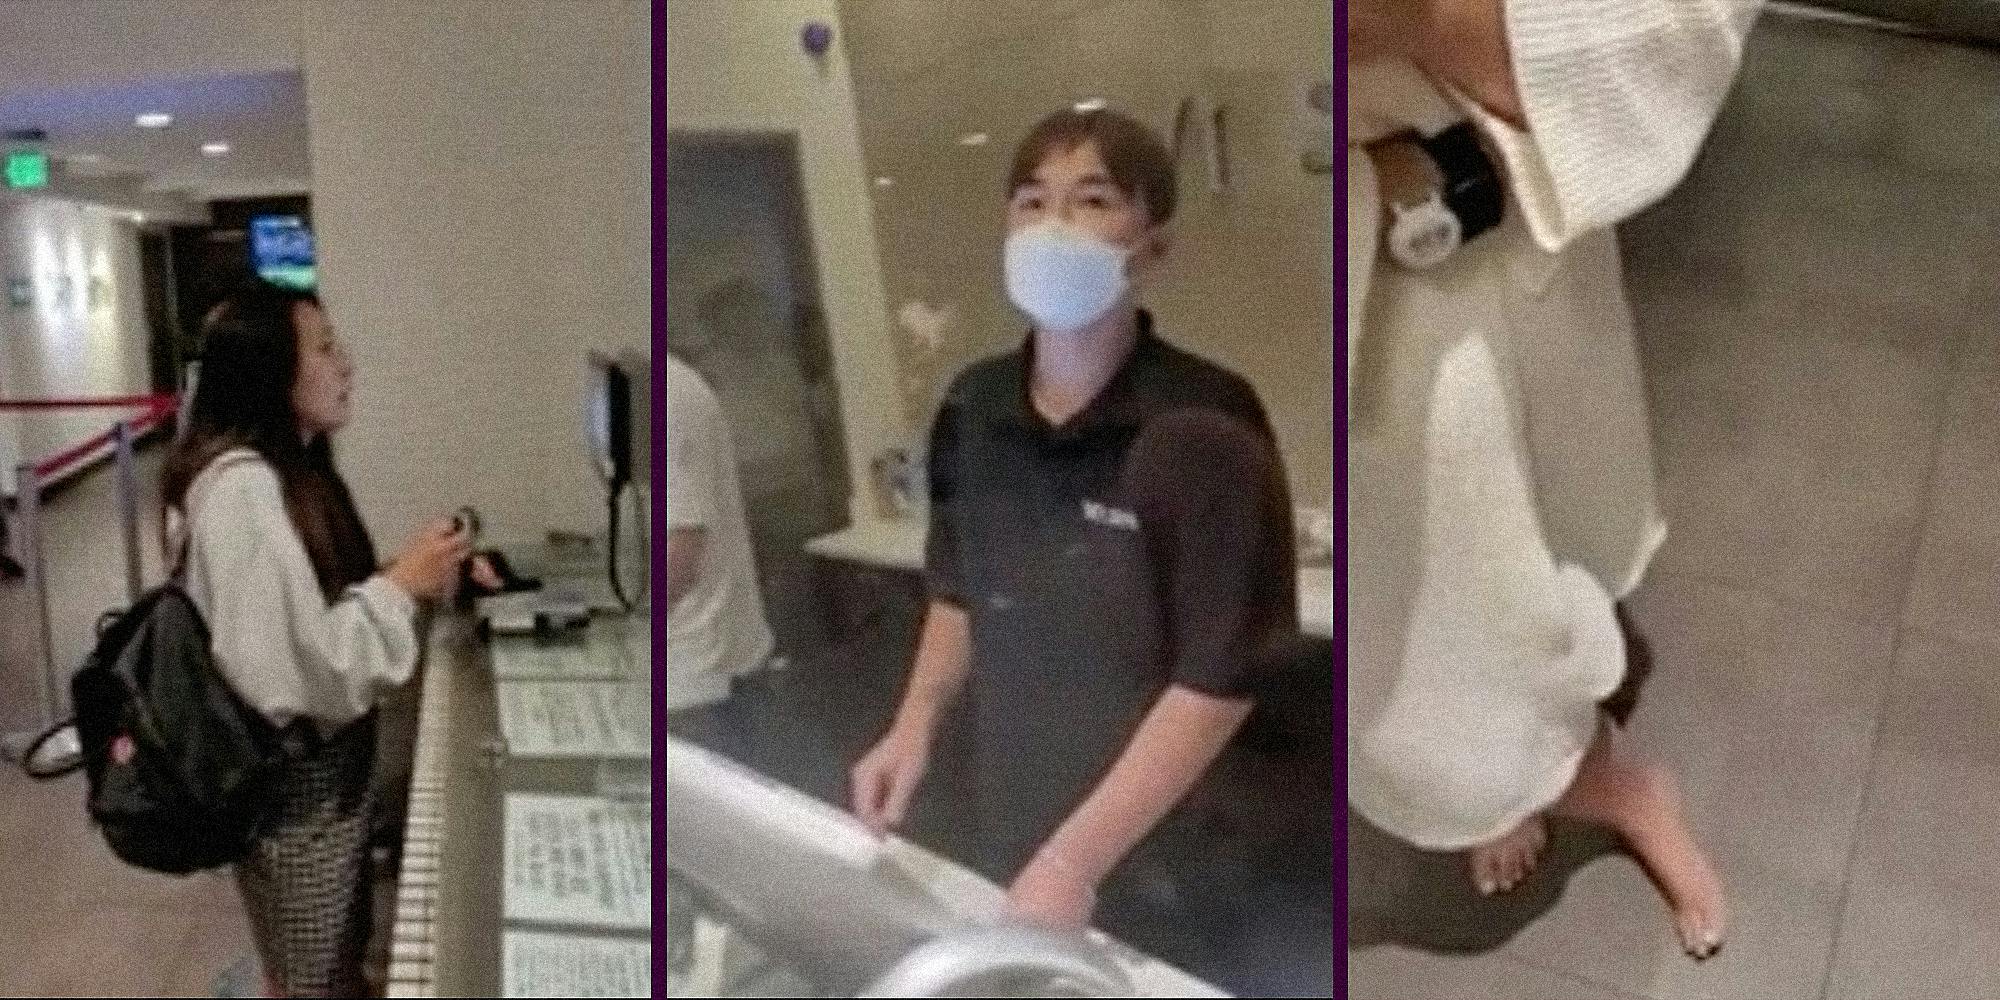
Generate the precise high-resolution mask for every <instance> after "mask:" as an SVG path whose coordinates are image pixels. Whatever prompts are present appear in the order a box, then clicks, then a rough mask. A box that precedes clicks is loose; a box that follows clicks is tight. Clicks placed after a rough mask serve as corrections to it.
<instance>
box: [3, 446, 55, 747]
mask: <svg viewBox="0 0 2000 1000" xmlns="http://www.w3.org/2000/svg"><path fill="white" fill-rule="evenodd" d="M15 490H16V492H17V494H18V497H19V501H20V508H21V557H22V561H24V562H26V563H27V569H28V583H29V585H30V586H31V587H33V588H34V591H35V607H36V610H37V611H38V612H39V622H38V624H39V625H40V628H41V639H42V725H43V727H44V728H46V727H48V726H53V725H55V724H56V721H57V720H58V719H61V718H63V717H64V715H65V714H66V712H65V709H64V704H65V699H64V694H65V692H63V691H61V690H59V689H60V688H61V685H60V684H59V683H57V680H56V641H55V631H54V627H53V626H52V625H51V624H50V622H49V564H48V559H47V558H46V555H45V553H44V551H43V547H42V477H41V474H40V473H38V472H36V471H35V467H34V466H33V465H32V464H23V465H22V466H21V467H20V470H19V475H18V476H17V477H16V478H15Z"/></svg>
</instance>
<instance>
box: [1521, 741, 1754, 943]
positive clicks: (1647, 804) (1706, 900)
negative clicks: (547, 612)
mask: <svg viewBox="0 0 2000 1000" xmlns="http://www.w3.org/2000/svg"><path fill="white" fill-rule="evenodd" d="M1620 742H1621V737H1620V733H1619V730H1617V729H1616V728H1614V727H1613V726H1611V725H1609V724H1607V725H1605V726H1604V727H1603V728H1601V729H1600V730H1599V731H1598V734H1597V739H1596V741H1595V742H1594V743H1593V744H1592V745H1591V748H1590V752H1589V753H1587V754H1586V755H1585V756H1584V759H1583V766H1582V767H1580V768H1578V770H1577V775H1576V780H1575V781H1574V782H1573V783H1571V785H1570V787H1569V791H1567V792H1564V793H1563V796H1562V798H1560V799H1558V800H1556V803H1555V805H1554V806H1552V807H1551V808H1550V810H1549V811H1550V812H1551V813H1552V814H1554V815H1557V816H1564V817H1568V818H1571V819H1577V820H1582V821H1583V822H1586V823H1592V824H1595V825H1598V826H1604V827H1609V828H1610V829H1611V830H1613V831H1614V832H1616V833H1617V834H1618V835H1619V836H1620V837H1622V838H1623V839H1624V841H1625V843H1626V845H1627V846H1628V847H1629V848H1630V849H1631V851H1632V854H1633V855H1634V856H1635V857H1637V858H1638V860H1639V863H1640V864H1641V865H1644V866H1645V868H1646V871H1647V873H1648V874H1650V875H1651V876H1652V877H1653V881H1654V884H1655V885H1657V886H1658V887H1659V889H1660V895H1661V896H1662V897H1663V898H1664V899H1665V901H1666V904H1667V908H1668V909H1670V910H1672V911H1673V920H1674V931H1675V933H1677V934H1678V935H1679V936H1680V939H1681V946H1682V947H1683V948H1684V949H1685V950H1686V951H1687V953H1688V954H1690V955H1693V956H1694V957H1695V958H1697V959H1705V958H1708V957H1710V956H1712V955H1714V954H1715V953H1716V952H1718V951H1720V950H1721V949H1722V941H1723V936H1724V934H1725V932H1726V931H1727V929H1728V914H1727V909H1726V906H1725V904H1724V901H1723V898H1722V896H1723V893H1722V879H1721V877H1720V876H1718V875H1717V874H1716V871H1715V866H1714V865H1713V864H1711V863H1710V862H1709V859H1708V854H1707V853H1706V852H1705V851H1703V850H1702V848H1701V845H1700V844H1698V843H1696V842H1695V836H1694V830H1693V829H1692V828H1691V827H1689V826H1688V822H1687V816H1686V814H1685V812H1684V811H1683V809H1682V806H1681V796H1680V787H1679V783H1678V782H1677V781H1676V780H1675V779H1674V776H1673V774H1672V773H1671V772H1669V771H1668V770H1667V769H1666V767H1664V766H1663V765H1661V764H1659V763H1657V762H1655V761H1651V760H1647V759H1645V758H1643V757H1640V756H1638V755H1637V754H1634V753H1633V752H1631V751H1630V750H1627V749H1625V748H1624V747H1622V746H1620V745H1619V744H1620Z"/></svg>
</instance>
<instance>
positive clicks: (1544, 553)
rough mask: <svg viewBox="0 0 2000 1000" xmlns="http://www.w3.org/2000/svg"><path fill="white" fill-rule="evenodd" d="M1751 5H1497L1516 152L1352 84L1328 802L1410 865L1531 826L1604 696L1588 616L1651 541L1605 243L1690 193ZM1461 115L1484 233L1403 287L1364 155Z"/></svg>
mask: <svg viewBox="0 0 2000 1000" xmlns="http://www.w3.org/2000/svg"><path fill="white" fill-rule="evenodd" d="M1756 6H1757V5H1756V3H1755V2H1754V0H1506V17H1507V22H1508V23H1507V27H1508V37H1509V41H1510V45H1511V48H1512V52H1513V60H1514V70H1515V75H1516V79H1517V81H1518V84H1519V88H1520V92H1521V99H1522V102H1523V105H1524V108H1525V111H1526V118H1527V123H1528V130H1527V131H1526V132H1522V131H1519V130H1516V129H1514V128H1513V127H1512V126H1510V125H1508V124H1506V123H1505V122H1502V121H1500V120H1499V119H1497V118H1494V117H1493V116H1492V115H1490V114H1487V113H1486V112H1485V111H1484V110H1483V109H1481V108H1479V107H1477V106H1476V105H1474V104H1473V103H1472V102H1470V101H1467V100H1465V99H1463V98H1462V97H1460V96H1459V95H1457V94H1455V93H1452V92H1449V91H1448V90H1447V89H1444V88H1440V87H1437V86H1434V85H1433V84H1432V83H1431V82H1430V81H1428V80H1427V79H1426V78H1425V77H1423V76H1422V75H1421V74H1419V73H1418V72H1417V71H1416V70H1415V69H1414V68H1413V67H1411V66H1410V65H1408V64H1407V63H1402V62H1393V61H1384V62H1375V63H1370V64H1365V65H1362V66H1358V67H1354V68H1351V69H1350V71H1349V74H1348V85H1349V91H1348V115H1349V132H1348V168H1349V173H1348V176H1349V181H1348V198H1347V221H1348V272H1347V294H1348V314H1347V319H1348V371H1347V379H1348V389H1349V404H1348V418H1349V428H1348V452H1347V473H1348V487H1347V495H1348V539H1349V553H1348V605H1347V613H1348V633H1347V634H1348V649H1347V652H1348V671H1349V673H1348V699H1349V704H1348V744H1347V745H1348V750H1347V754H1348V756H1347V767H1348V783H1349V799H1350V801H1351V802H1352V804H1353V805H1354V807H1355V809H1356V810H1357V811H1358V812H1360V813H1361V815H1363V816H1364V817H1366V818H1367V819H1368V820H1369V821H1370V822H1372V823H1374V824H1376V825H1378V826H1380V827H1382V828H1383V829H1384V830H1387V831H1388V832H1390V833H1392V834H1395V835H1396V836H1398V837H1401V838H1403V839H1405V840H1408V841H1410V842H1411V843H1413V844H1416V845H1417V846H1419V847H1424V848H1428V849H1433V850H1447V849H1459V848H1464V847H1468V846H1472V845H1475V844H1479V843H1482V842H1485V841H1489V840H1492V839H1493V838H1495V837H1498V836H1500V835H1502V834H1504V833H1506V832H1507V831H1508V830H1510V829H1512V828H1513V827H1514V826H1515V825H1517V824H1519V823H1520V822H1521V821H1522V820H1524V819H1525V818H1527V817H1528V816H1530V815H1531V814H1533V813H1535V812H1537V811H1539V810H1541V809H1544V808H1546V807H1548V806H1549V805H1550V804H1552V803H1553V802H1554V801H1555V800H1556V799H1557V798H1558V797H1559V796H1561V794H1562V793H1563V791H1564V790H1565V789H1566V788H1567V787H1568V786H1569V785H1570V783H1571V782H1572V781H1573V780H1574V779H1575V777H1576V770H1577V766H1578V765H1579V763H1581V761H1582V759H1583V755H1584V752H1585V750H1586V749H1588V747H1589V745H1590V743H1591V740H1592V738H1593V736H1594V734H1595V732H1596V728H1597V719H1598V709H1597V702H1598V701H1599V700H1601V699H1603V698H1604V697H1605V696H1607V695H1609V694H1610V693H1611V692H1612V691H1613V690H1614V689H1615V688H1616V687H1617V686H1618V683H1619V681H1620V680H1621V679H1622V678H1623V676H1624V671H1625V656H1624V647H1623V643H1622V640H1621V637H1620V634H1619V631H1618V627H1617V624H1616V622H1615V619H1614V618H1613V614H1612V604H1613V602H1614V601H1616V600H1617V599H1619V598H1622V597H1623V596H1624V595H1625V594H1627V593H1628V592H1630V591H1631V590H1632V589H1633V588H1635V587H1636V586H1638V584H1639V581H1640V579H1641V578H1642V577H1643V576H1644V574H1645V571H1646V566H1647V563H1648V562H1649V561H1650V560H1651V558H1652V556H1653V553H1654V552H1655V550H1657V549H1658V547H1659V545H1660V543H1661V542H1662V541H1663V540H1664V539H1665V536H1666V525H1665V523H1664V522H1663V521H1662V520H1661V518H1660V515H1659V512H1658V509H1657V507H1656V505H1655V500H1654V485H1653V469H1652V453H1651V447H1650V439H1649V433H1648V426H1647V421H1646V411H1645V396H1644V391H1643V387H1642V385H1641V382H1640V376H1639V366H1638V357H1637V349H1636V344H1635V342H1634V338H1633V330H1632V319H1631V313H1630V310H1629V309H1628V307H1627V305H1626V303H1625V299H1624V295H1623V290H1622V280H1621V276H1620V273H1619V265H1618V250H1617V245H1616V243H1615V241H1614V239H1613V236H1612V233H1611V227H1612V226H1613V225H1614V224H1616V223H1618V222H1620V221H1622V220H1624V219H1626V218H1628V217H1630V216H1632V215H1633V214H1635V213H1636V212H1638V211H1639V210H1641V209H1643V208H1645V207H1646V206H1648V205H1650V204H1652V203H1653V202H1655V201H1657V200H1658V199H1660V198H1661V197H1663V196H1664V195H1665V194H1666V193H1667V191H1668V190H1670V189H1671V188H1672V187H1673V186H1674V185H1675V184H1677V183H1679V181H1680V180H1681V178H1682V177H1683V176H1684V175H1685V174H1686V172H1687V169H1688V167H1689V165H1690V164H1691V163H1692V162H1693V160H1694V157H1695V154H1696V152H1697V151H1698V149H1699V147H1700V144H1701V142H1702V140H1703V139H1704V137H1705V136H1706V135H1707V133H1708V130H1709V128H1710V127H1711V125H1712V124H1713V122H1714V119H1715V115H1716V113H1717V111H1718V110H1719V108H1720V106H1721V104H1722V101H1723V99H1724V97H1725V96H1727V93H1728V91H1729V88H1730V85H1731V83H1732V81H1733V79H1734V76H1735V72H1736V68H1737V65H1738V63H1739V61H1740V58H1741V53H1742V48H1743V43H1744V37H1745V35H1746V34H1747V33H1748V31H1749V28H1750V24H1751V22H1752V21H1753V20H1754V18H1755V15H1756ZM1467 119H1470V120H1471V121H1472V122H1473V123H1474V124H1475V126H1476V127H1477V128H1478V129H1479V130H1480V132H1481V133H1483V135H1484V138H1485V139H1486V141H1487V145H1488V147H1489V148H1497V149H1498V150H1499V151H1500V153H1501V156H1500V160H1501V162H1500V163H1499V164H1497V165H1498V166H1499V167H1500V171H1501V174H1502V176H1503V179H1504V181H1505V183H1506V185H1507V188H1508V191H1509V194H1510V197H1509V198H1508V202H1507V213H1506V219H1505V221H1504V222H1503V223H1502V225H1501V226H1500V227H1499V228H1498V229H1495V230H1493V231H1491V232H1489V233H1487V234H1486V235H1484V236H1482V237H1480V238H1479V239H1477V240H1476V241H1474V242H1472V243H1470V244H1468V245H1467V246H1465V247H1464V248H1462V249H1461V250H1460V251H1459V252H1458V253H1457V254H1455V255H1454V256H1453V257H1452V258H1451V259H1450V260H1449V261H1448V262H1446V263H1445V264H1444V265H1443V266H1441V267H1439V268H1437V269H1435V270H1432V271H1429V272H1425V273H1421V274H1419V273H1412V272H1409V271H1405V270H1402V269H1400V268H1398V267H1396V266H1395V265H1393V264H1391V263H1389V262H1388V261H1387V260H1386V259H1384V258H1382V257H1381V256H1380V248H1379V246H1378V245H1377V244H1378V242H1379V241H1378V239H1377V236H1378V232H1379V220H1380V218H1381V213H1382V212H1383V211H1384V210H1385V209H1384V207H1383V206H1382V205H1381V203H1380V198H1379V194H1378V191H1377V188H1376V179H1375V174H1374V171H1373V168H1372V165H1371V163H1370V161H1369V159H1368V157H1367V155H1366V153H1365V152H1364V151H1363V150H1362V145H1363V144H1364V143H1367V142H1369V141H1372V140H1374V139H1377V138H1380V137H1383V136H1386V135H1389V134H1392V133H1395V132H1398V131H1403V130H1406V129H1410V128H1416V129H1418V130H1420V131H1422V132H1424V133H1426V134H1432V133H1435V132H1438V131H1440V130H1442V129H1444V128H1445V127H1448V126H1449V125H1451V124H1454V123H1456V122H1459V121H1464V120H1467Z"/></svg>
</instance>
